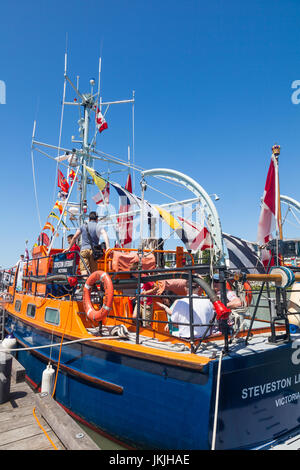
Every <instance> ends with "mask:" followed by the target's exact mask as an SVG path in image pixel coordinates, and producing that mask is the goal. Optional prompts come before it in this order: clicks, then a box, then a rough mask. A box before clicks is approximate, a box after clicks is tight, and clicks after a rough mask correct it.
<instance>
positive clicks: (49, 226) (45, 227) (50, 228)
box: [43, 222, 55, 233]
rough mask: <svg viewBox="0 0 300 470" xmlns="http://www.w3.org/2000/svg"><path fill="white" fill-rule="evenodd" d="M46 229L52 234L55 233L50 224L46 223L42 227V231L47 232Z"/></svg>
mask: <svg viewBox="0 0 300 470" xmlns="http://www.w3.org/2000/svg"><path fill="white" fill-rule="evenodd" d="M47 229H49V230H51V232H52V233H54V232H55V228H54V227H53V225H52V224H51V223H50V222H46V223H45V225H44V228H43V230H47Z"/></svg>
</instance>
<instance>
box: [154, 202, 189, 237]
mask: <svg viewBox="0 0 300 470" xmlns="http://www.w3.org/2000/svg"><path fill="white" fill-rule="evenodd" d="M153 207H154V208H155V209H156V210H157V211H158V213H159V215H160V216H161V218H162V219H163V220H164V221H165V222H166V223H167V224H168V225H169V226H170V227H171V228H172V229H173V230H175V231H177V230H182V227H181V225H180V224H179V222H177V220H176V219H175V218H174V217H173V216H172V215H171V214H170V212H168V211H166V210H165V209H163V208H162V207H159V206H153Z"/></svg>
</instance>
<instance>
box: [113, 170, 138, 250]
mask: <svg viewBox="0 0 300 470" xmlns="http://www.w3.org/2000/svg"><path fill="white" fill-rule="evenodd" d="M116 190H117V192H118V193H119V196H120V208H119V217H118V219H117V220H118V233H119V239H120V242H121V245H122V247H123V248H130V247H131V242H132V228H133V216H132V215H128V214H126V215H125V213H127V212H130V211H131V209H132V206H133V205H134V204H136V199H135V197H134V196H133V195H132V183H131V175H130V173H128V176H127V181H126V185H125V188H124V189H123V188H121V190H122V191H120V187H119V188H116ZM122 192H123V194H122ZM122 214H124V215H122Z"/></svg>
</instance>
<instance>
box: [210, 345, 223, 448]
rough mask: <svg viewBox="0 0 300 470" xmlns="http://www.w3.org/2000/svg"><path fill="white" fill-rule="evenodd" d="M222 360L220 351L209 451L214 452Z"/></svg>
mask: <svg viewBox="0 0 300 470" xmlns="http://www.w3.org/2000/svg"><path fill="white" fill-rule="evenodd" d="M222 358H223V351H221V353H220V356H219V365H218V375H217V384H216V403H215V415H214V427H213V433H212V443H211V450H215V446H216V435H217V422H218V411H219V391H220V379H221V366H222Z"/></svg>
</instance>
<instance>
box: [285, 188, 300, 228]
mask: <svg viewBox="0 0 300 470" xmlns="http://www.w3.org/2000/svg"><path fill="white" fill-rule="evenodd" d="M280 202H284V203H286V204H288V206H292V207H294V208H295V209H297V211H299V212H300V202H298V201H296V199H293V198H291V197H289V196H284V195H283V194H281V195H280ZM289 209H290V208H289ZM293 215H294V217H295V219H296V220H297V222H298V223H299V224H300V221H299V220H298V218H297V216H296V215H295V214H294V213H293Z"/></svg>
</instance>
